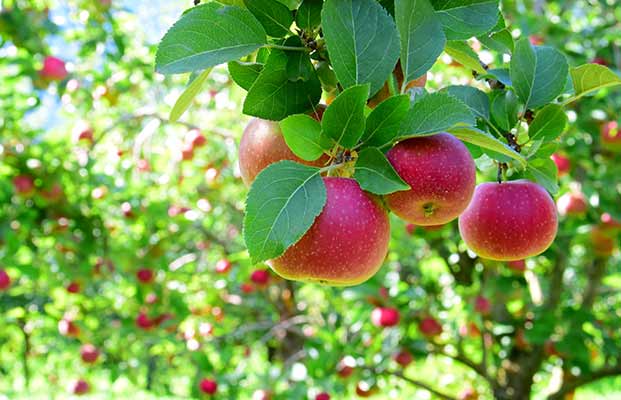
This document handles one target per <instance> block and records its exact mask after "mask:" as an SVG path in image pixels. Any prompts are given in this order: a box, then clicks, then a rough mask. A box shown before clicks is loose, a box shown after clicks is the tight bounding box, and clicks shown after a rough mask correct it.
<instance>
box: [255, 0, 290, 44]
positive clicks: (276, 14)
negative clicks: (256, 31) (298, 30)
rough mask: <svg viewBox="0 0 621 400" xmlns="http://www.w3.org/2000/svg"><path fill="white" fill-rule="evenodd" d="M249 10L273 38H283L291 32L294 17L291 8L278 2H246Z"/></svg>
mask: <svg viewBox="0 0 621 400" xmlns="http://www.w3.org/2000/svg"><path fill="white" fill-rule="evenodd" d="M244 4H245V5H246V7H248V10H249V11H250V12H251V13H252V14H254V16H255V17H257V19H258V20H259V22H261V25H263V27H264V28H265V32H267V34H268V35H270V36H272V37H283V36H285V35H286V34H287V33H288V32H289V28H290V27H291V24H292V23H293V15H292V14H291V11H289V8H287V6H285V5H284V4H282V3H280V2H278V1H276V0H244Z"/></svg>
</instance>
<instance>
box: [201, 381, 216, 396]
mask: <svg viewBox="0 0 621 400" xmlns="http://www.w3.org/2000/svg"><path fill="white" fill-rule="evenodd" d="M198 387H199V389H200V390H201V392H203V393H207V394H215V393H216V391H218V383H217V382H216V381H214V380H213V379H202V380H201V381H200V383H199V384H198Z"/></svg>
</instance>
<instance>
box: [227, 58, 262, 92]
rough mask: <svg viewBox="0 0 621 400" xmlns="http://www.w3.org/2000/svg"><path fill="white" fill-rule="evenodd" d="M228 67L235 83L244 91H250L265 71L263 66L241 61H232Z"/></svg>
mask: <svg viewBox="0 0 621 400" xmlns="http://www.w3.org/2000/svg"><path fill="white" fill-rule="evenodd" d="M227 67H228V69H229V74H230V75H231V78H232V79H233V81H234V82H235V83H237V84H238V85H239V87H241V88H242V89H244V90H250V87H251V86H252V84H253V83H254V82H255V81H256V80H257V78H258V77H259V74H260V73H261V71H262V70H263V64H259V63H246V62H241V61H231V62H230V63H228V65H227Z"/></svg>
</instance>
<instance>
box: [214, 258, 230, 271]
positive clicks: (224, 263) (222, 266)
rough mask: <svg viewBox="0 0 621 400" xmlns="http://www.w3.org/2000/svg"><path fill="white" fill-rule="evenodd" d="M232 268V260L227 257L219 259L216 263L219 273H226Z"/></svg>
mask: <svg viewBox="0 0 621 400" xmlns="http://www.w3.org/2000/svg"><path fill="white" fill-rule="evenodd" d="M230 270H231V262H230V261H229V260H227V259H226V258H223V259H221V260H218V262H217V263H216V272H217V273H219V274H226V273H227V272H229V271H230Z"/></svg>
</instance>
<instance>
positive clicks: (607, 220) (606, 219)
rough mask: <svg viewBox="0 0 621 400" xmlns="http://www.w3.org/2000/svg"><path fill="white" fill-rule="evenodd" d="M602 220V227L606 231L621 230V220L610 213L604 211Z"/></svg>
mask: <svg viewBox="0 0 621 400" xmlns="http://www.w3.org/2000/svg"><path fill="white" fill-rule="evenodd" d="M600 220H601V221H602V223H601V225H600V227H601V228H602V229H604V230H606V231H612V232H619V231H621V221H619V220H617V219H615V218H614V217H613V216H612V215H610V214H609V213H603V214H602V216H601V217H600Z"/></svg>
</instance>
